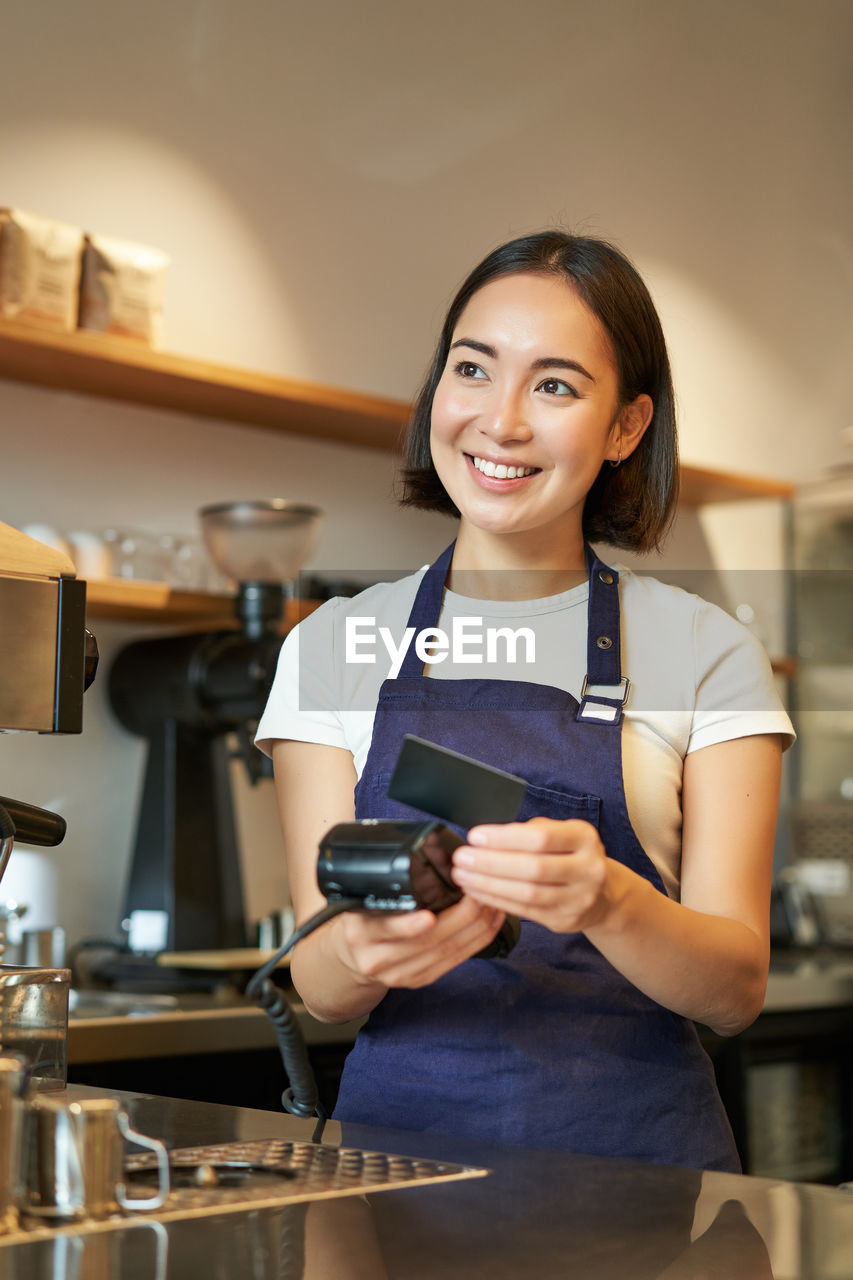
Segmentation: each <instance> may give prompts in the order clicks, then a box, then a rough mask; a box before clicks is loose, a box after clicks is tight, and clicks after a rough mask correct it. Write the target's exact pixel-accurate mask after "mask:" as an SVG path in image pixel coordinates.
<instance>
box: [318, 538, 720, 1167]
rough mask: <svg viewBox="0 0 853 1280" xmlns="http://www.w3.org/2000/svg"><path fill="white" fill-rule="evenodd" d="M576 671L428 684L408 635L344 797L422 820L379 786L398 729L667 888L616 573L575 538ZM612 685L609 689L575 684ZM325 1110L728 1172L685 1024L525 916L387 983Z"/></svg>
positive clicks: (434, 580)
mask: <svg viewBox="0 0 853 1280" xmlns="http://www.w3.org/2000/svg"><path fill="white" fill-rule="evenodd" d="M452 554H453V545H451V546H450V547H448V548H447V550H446V551H445V552H444V553H443V554H442V555H441V556H440V557H439V559H438V560H437V561H436V563H435V564H434V565H432V566H431V568H430V569H428V570H427V572H426V574H425V575H424V577H423V579H422V581H421V584H420V587H419V589H418V593H417V596H416V598H415V602H414V604H413V606H412V611H411V615H410V617H409V621H408V626H410V627H414V628H415V631H416V632H417V631H420V630H422V629H423V628H432V627H435V626H437V624H438V621H439V614H440V611H441V603H442V596H443V591H444V583H445V578H446V575H447V571H448V568H449V566H450V560H451V557H452ZM587 564H588V568H589V610H588V636H587V680H586V682H585V685H584V694H583V696H582V699H581V701H580V702H578V701H577V699H575V698H574V697H572V695H571V694H569V693H567V692H565V691H564V690H561V689H556V688H553V687H552V686H549V685H536V684H529V683H527V682H524V681H515V680H483V679H461V680H455V679H454V680H437V679H432V678H430V677H427V676H424V675H423V664H422V663H419V661H418V659H417V656H416V654H415V651H414V646H411V647H410V648H409V651H408V653H407V654H406V658H405V660H404V662H403V666H402V669H401V671H400V674H399V676H398V677H397V678H396V679H393V680H386V681H385V682H384V684H383V685H382V688H381V690H380V694H379V701H378V705H377V711H376V719H375V722H374V729H373V737H372V740H371V746H370V751H369V754H368V757H367V761H366V764H365V768H364V772H363V774H362V776H361V778H360V780H359V782H358V785H357V787H356V792H355V798H356V817H358V818H407V819H411V818H413V817H420V816H423V815H421V814H419V813H418V812H417V811H416V810H414V809H411V808H409V807H408V806H406V805H402V804H399V803H398V802H396V801H392V800H389V799H388V797H387V788H388V783H389V780H390V777H391V774H392V772H393V769H394V764H395V762H396V759H397V755H398V753H399V750H400V746H401V744H402V740H403V737H404V735H405V734H407V733H413V734H416V735H417V736H418V737H421V738H426V739H428V740H429V741H431V742H436V743H439V744H441V745H442V746H445V747H449V748H451V749H452V750H454V751H459V752H462V753H463V754H465V755H469V756H472V757H474V758H475V759H478V760H482V761H484V762H485V763H486V764H491V765H494V766H496V767H497V768H500V769H505V770H507V771H509V772H511V773H515V774H519V775H520V776H521V777H523V778H525V779H527V781H528V783H529V786H528V791H527V795H526V797H525V802H524V806H523V808H522V811H521V813H520V815H519V820H520V821H524V820H525V819H528V818H532V817H535V816H542V817H546V818H557V819H564V818H582V819H584V820H585V821H587V822H591V823H592V824H593V825H594V826H595V827H597V828H598V831H599V832H600V835H601V838H602V841H603V844H604V847H605V849H606V850H607V853H608V856H609V857H611V858H615V859H617V860H618V861H620V862H622V863H624V864H625V865H626V866H628V867H630V868H631V870H632V871H635V872H636V873H637V874H638V875H640V876H643V877H644V878H645V879H646V880H648V881H649V882H650V883H651V884H653V885H654V886H655V888H656V889H658V890H659V892H661V893H663V892H665V890H664V887H663V883H662V881H661V878H660V875H659V873H658V871H657V869H656V868H655V866H654V864H653V863H652V862H651V860H650V859H649V858H648V856H647V855H646V854H645V853H644V851H643V849H642V848H641V846H640V844H639V841H638V840H637V837H636V835H635V834H634V830H633V828H632V826H631V822H630V819H629V817H628V811H627V806H626V802H625V792H624V787H623V783H622V750H621V733H622V701H623V692H622V691H623V689H624V688H626V687H627V686H626V684H625V682H623V681H622V680H621V672H620V643H619V628H620V609H619V591H618V574H617V573H616V571H615V570H612V569H610V568H608V566H606V565H605V564H603V563H602V562H601V561H600V560H599V559H598V558H597V557H595V555H594V553H593V552H592V551H591V550H589V549H588V551H587ZM590 686H596V687H608V690H609V692H612V693H613V694H614V696H613V697H610V696H595V695H591V694H589V693H587V692H586V691H587V688H588V687H590ZM334 1114H335V1118H336V1119H338V1120H342V1121H350V1122H354V1123H361V1124H370V1125H377V1126H381V1127H391V1128H397V1129H409V1130H418V1131H433V1132H438V1133H442V1132H443V1133H455V1134H458V1135H462V1136H468V1137H472V1138H482V1139H486V1140H488V1141H497V1142H504V1143H509V1144H514V1145H519V1146H526V1147H556V1148H561V1149H565V1150H570V1151H576V1152H583V1153H588V1154H592V1155H607V1156H616V1157H621V1158H623V1159H636V1160H648V1161H656V1162H659V1163H663V1164H674V1165H689V1166H692V1167H695V1168H707V1169H719V1170H724V1171H733V1172H737V1171H739V1168H740V1166H739V1162H738V1157H737V1152H736V1149H735V1145H734V1140H733V1138H732V1133H731V1128H730V1126H729V1123H728V1120H727V1118H726V1115H725V1112H724V1109H723V1106H722V1102H721V1100H720V1097H719V1093H718V1091H717V1088H716V1084H715V1080H714V1073H713V1069H712V1066H711V1063H710V1060H709V1058H708V1056H707V1054H706V1053H705V1051H704V1050H703V1049H702V1047H701V1045H700V1043H699V1039H698V1036H697V1033H696V1029H695V1027H694V1026H693V1024H692V1022H690V1021H689V1020H688V1019H686V1018H683V1017H681V1016H679V1015H678V1014H675V1013H672V1012H671V1011H670V1010H668V1009H665V1008H663V1007H662V1006H661V1005H659V1004H657V1003H656V1002H655V1001H653V1000H651V999H649V998H648V997H647V996H645V995H643V994H642V993H641V992H640V991H639V990H637V988H636V987H634V986H633V985H632V984H631V983H630V982H629V981H628V980H627V979H626V978H624V977H623V976H622V975H621V974H620V973H618V972H617V970H616V969H614V968H613V966H612V965H611V964H610V963H609V962H608V961H607V960H605V959H604V957H603V956H602V955H601V954H600V953H599V952H598V951H597V950H596V948H595V947H594V946H593V945H592V944H591V943H590V942H588V941H587V939H586V938H585V937H584V935H583V934H581V933H572V934H556V933H552V932H551V931H550V930H548V929H546V928H545V927H544V926H542V925H538V924H534V923H532V922H530V921H523V922H522V930H521V939H520V942H519V943H518V945H517V946H516V947H515V949H514V950H513V951H512V953H511V954H510V955H509V956H508V957H507V959H505V960H477V959H474V960H468V961H466V962H465V963H463V964H461V965H459V966H457V967H456V968H455V969H453V970H452V971H451V972H450V973H448V974H446V975H445V976H444V977H443V978H440V979H439V980H438V981H437V982H434V983H432V985H430V986H428V987H425V988H421V989H418V990H413V991H409V990H392V991H389V992H388V994H387V995H386V996H385V997H384V999H383V1000H382V1002H381V1003H380V1004H379V1005H378V1006H377V1008H376V1009H374V1010H373V1012H372V1013H371V1015H370V1018H369V1020H368V1022H367V1024H366V1025H365V1027H364V1028H363V1029H362V1030H361V1032H360V1033H359V1035H358V1039H357V1041H356V1044H355V1046H354V1048H353V1050H352V1052H351V1053H350V1054H349V1056H348V1058H347V1060H346V1065H345V1067H344V1073H343V1078H342V1080H341V1087H340V1093H339V1097H338V1102H337V1106H336V1108H335V1113H334Z"/></svg>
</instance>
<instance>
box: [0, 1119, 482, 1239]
mask: <svg viewBox="0 0 853 1280" xmlns="http://www.w3.org/2000/svg"><path fill="white" fill-rule="evenodd" d="M169 1161H170V1166H171V1170H172V1181H173V1188H172V1191H171V1192H170V1194H169V1198H168V1200H167V1201H166V1204H165V1205H164V1206H163V1207H162V1208H161V1209H157V1210H155V1211H154V1212H153V1213H144V1214H143V1213H119V1214H115V1215H114V1216H112V1217H111V1218H108V1219H106V1220H103V1221H94V1220H92V1219H84V1220H82V1221H78V1222H68V1223H65V1224H63V1225H55V1226H46V1225H45V1224H44V1222H42V1221H36V1220H30V1222H29V1223H28V1222H27V1220H26V1219H25V1220H24V1221H23V1223H22V1225H21V1228H20V1229H19V1230H18V1231H15V1232H12V1233H11V1234H8V1235H5V1236H2V1237H0V1247H1V1246H3V1245H6V1244H12V1243H19V1242H21V1241H22V1240H37V1239H47V1238H49V1237H53V1236H56V1235H60V1234H62V1235H69V1234H79V1233H88V1232H101V1231H110V1230H113V1231H114V1230H117V1229H119V1230H120V1229H122V1228H124V1227H127V1226H130V1225H133V1224H136V1225H140V1224H141V1223H142V1222H143V1221H144V1222H155V1221H156V1222H175V1221H178V1220H179V1219H184V1218H199V1217H211V1216H214V1215H217V1214H223V1213H236V1212H245V1211H248V1210H255V1209H267V1208H276V1207H278V1206H280V1205H287V1204H298V1203H304V1202H307V1201H311V1200H322V1199H333V1198H335V1197H338V1196H357V1195H364V1194H365V1193H367V1192H371V1193H373V1192H376V1191H391V1190H394V1189H397V1188H399V1187H403V1186H424V1185H426V1184H428V1183H435V1182H448V1181H453V1180H460V1179H464V1178H479V1177H484V1176H485V1175H486V1174H487V1173H488V1170H487V1169H480V1168H476V1167H473V1166H468V1165H461V1164H451V1163H449V1162H447V1161H436V1160H422V1159H419V1158H414V1157H410V1156H399V1155H385V1154H383V1153H382V1152H378V1151H362V1150H360V1149H359V1148H356V1147H340V1148H339V1147H325V1146H322V1145H320V1144H317V1143H311V1142H289V1141H283V1140H279V1139H276V1140H271V1141H270V1140H259V1141H252V1142H226V1143H220V1144H218V1145H216V1146H209V1147H183V1148H179V1149H176V1150H173V1151H171V1152H170V1153H169ZM149 1173H150V1177H149V1176H148V1175H149ZM125 1174H126V1178H127V1192H128V1195H130V1196H133V1195H138V1196H139V1197H140V1198H144V1197H146V1196H150V1195H152V1194H153V1193H154V1190H156V1183H157V1178H156V1158H155V1157H149V1156H148V1155H147V1154H146V1155H138V1156H131V1157H129V1158H128V1159H127V1160H126V1161H125Z"/></svg>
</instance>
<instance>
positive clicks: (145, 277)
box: [80, 235, 169, 347]
mask: <svg viewBox="0 0 853 1280" xmlns="http://www.w3.org/2000/svg"><path fill="white" fill-rule="evenodd" d="M168 266H169V256H168V254H166V253H164V252H163V251H162V249H152V248H150V247H149V246H148V245H141V244H134V243H132V242H131V241H129V240H116V239H113V238H112V237H110V236H100V235H87V236H86V238H85V245H84V249H83V273H82V279H81V284H80V328H81V329H91V330H94V331H96V332H98V333H109V334H117V335H118V336H120V337H124V338H136V339H139V340H141V341H143V342H146V343H148V345H149V346H152V347H156V346H158V345H159V342H160V326H161V321H162V316H163V297H164V294H165V287H166V272H167V269H168Z"/></svg>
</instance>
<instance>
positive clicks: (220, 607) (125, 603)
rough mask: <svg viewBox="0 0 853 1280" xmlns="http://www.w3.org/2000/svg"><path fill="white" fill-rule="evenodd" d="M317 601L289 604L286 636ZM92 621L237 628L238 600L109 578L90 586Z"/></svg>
mask: <svg viewBox="0 0 853 1280" xmlns="http://www.w3.org/2000/svg"><path fill="white" fill-rule="evenodd" d="M318 603H319V602H318V601H316V600H286V601H285V609H284V620H283V623H282V632H285V631H289V630H290V628H291V627H293V626H295V625H296V623H297V622H299V620H300V619H301V618H304V617H306V615H307V614H309V613H311V611H312V610H313V609H316V608H317V605H318ZM86 613H87V617H89V618H106V619H109V620H111V621H116V622H152V623H160V624H165V623H168V624H174V625H184V624H192V625H196V624H198V625H199V626H204V627H216V628H219V627H222V628H227V627H236V626H237V621H236V618H235V616H234V597H233V596H230V595H221V594H214V593H213V592H209V591H182V590H180V589H179V588H178V587H172V586H170V585H169V584H168V583H167V582H144V581H142V580H140V579H135V580H131V579H124V578H108V579H105V580H102V581H91V582H87V583H86Z"/></svg>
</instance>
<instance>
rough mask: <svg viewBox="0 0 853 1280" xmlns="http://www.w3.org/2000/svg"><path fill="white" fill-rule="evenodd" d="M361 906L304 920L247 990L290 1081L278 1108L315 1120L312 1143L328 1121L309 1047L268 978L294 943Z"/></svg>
mask: <svg viewBox="0 0 853 1280" xmlns="http://www.w3.org/2000/svg"><path fill="white" fill-rule="evenodd" d="M361 905H362V904H361V902H360V900H359V899H357V898H342V899H341V900H340V901H339V902H331V903H329V905H328V906H327V907H324V908H323V910H322V911H318V912H317V914H316V915H313V916H312V917H311V919H310V920H306V921H305V923H304V924H303V925H300V926H299V928H298V929H295V930H294V932H293V933H292V934H291V935H290V937H289V938H288V939H287V941H286V942H284V943H283V944H282V945H281V946H280V947H279V949H278V951H276V953H275V955H273V956H271V957H270V959H269V960H267V962H266V963H265V964H264V965H262V967H261V968H260V969H259V970H258V972H257V973H256V974H255V975H254V976H253V977H252V979H251V980H250V982H249V984H248V986H247V987H246V995H247V996H249V998H250V999H251V1000H255V1001H257V1003H258V1004H259V1005H260V1007H261V1008H262V1009H263V1011H264V1013H265V1014H266V1015H267V1017H268V1018H269V1020H270V1022H271V1023H272V1026H273V1031H274V1032H275V1038H276V1042H277V1044H278V1049H279V1053H280V1054H281V1060H282V1062H283V1064H284V1070H285V1072H286V1073H287V1078H288V1080H289V1081H290V1084H289V1086H288V1088H287V1089H285V1090H284V1092H283V1093H282V1095H281V1105H282V1106H283V1107H284V1110H285V1111H287V1112H289V1113H290V1114H291V1115H294V1116H302V1117H307V1116H316V1117H317V1120H318V1124H317V1127H316V1128H315V1130H314V1132H313V1134H312V1135H311V1141H312V1142H319V1141H320V1138H321V1137H322V1133H323V1128H324V1126H325V1123H326V1120H327V1118H328V1117H327V1116H326V1112H325V1110H324V1108H323V1106H322V1105H321V1103H320V1092H319V1090H318V1088H317V1081H316V1080H315V1078H314V1071H313V1068H312V1066H311V1060H310V1058H309V1056H308V1046H307V1045H306V1043H305V1037H304V1036H303V1035H302V1030H301V1028H300V1026H299V1023H298V1022H297V1020H296V1014H295V1013H294V1012H293V1010H292V1009H291V1007H290V1005H289V1004H288V1002H287V997H286V996H285V994H284V992H283V991H282V989H281V987H278V986H276V984H275V983H274V982H273V980H272V976H271V975H272V974H273V972H274V971H275V969H276V968H277V967H278V965H279V963H280V962H281V961H282V960H283V959H284V957H285V956H286V955H287V953H288V951H292V950H293V948H294V947H295V946H296V944H297V942H301V941H302V939H303V938H307V937H308V934H309V933H313V932H314V930H315V929H319V928H320V925H322V924H325V923H326V921H327V920H331V919H332V917H333V916H338V915H340V914H341V913H342V912H344V911H354V910H356V909H357V908H358V907H360V906H361Z"/></svg>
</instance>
